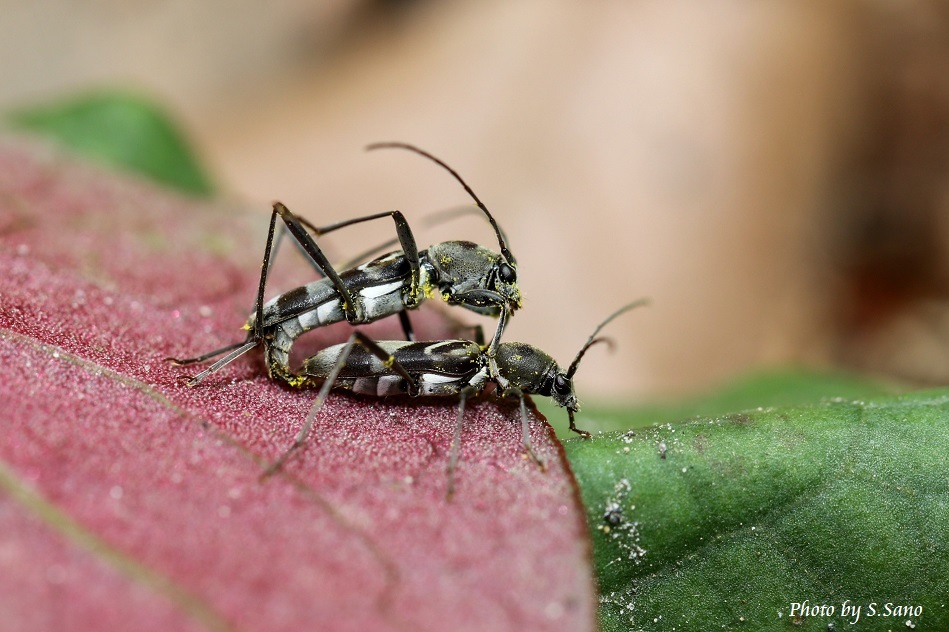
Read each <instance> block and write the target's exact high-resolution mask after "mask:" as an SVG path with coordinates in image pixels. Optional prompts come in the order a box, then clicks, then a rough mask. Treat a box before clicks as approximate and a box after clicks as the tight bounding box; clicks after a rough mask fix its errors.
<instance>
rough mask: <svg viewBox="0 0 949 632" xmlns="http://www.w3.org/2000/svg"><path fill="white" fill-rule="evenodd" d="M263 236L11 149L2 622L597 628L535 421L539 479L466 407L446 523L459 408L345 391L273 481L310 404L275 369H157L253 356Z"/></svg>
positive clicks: (569, 518)
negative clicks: (252, 320) (245, 325)
mask: <svg viewBox="0 0 949 632" xmlns="http://www.w3.org/2000/svg"><path fill="white" fill-rule="evenodd" d="M313 219H319V220H321V221H323V220H325V221H331V220H333V219H336V218H330V217H326V218H313ZM265 220H266V218H265V217H264V216H263V215H262V214H261V215H252V214H244V213H239V212H236V211H234V210H233V209H232V208H227V207H223V206H212V205H206V204H198V203H195V202H194V201H190V200H184V199H181V198H177V197H174V196H172V195H170V194H168V193H166V192H163V191H158V190H156V189H154V188H152V187H150V186H148V185H146V184H143V183H139V182H130V181H128V180H124V179H120V177H119V176H116V175H113V174H105V173H103V172H101V171H97V170H95V169H93V168H90V167H86V166H83V165H79V164H76V163H73V162H71V161H70V160H69V159H67V158H64V157H63V156H60V155H58V154H56V153H54V152H52V151H51V150H48V149H42V148H37V147H36V146H34V145H32V144H30V143H28V142H26V141H22V140H11V139H5V140H2V141H0V269H2V270H3V271H4V274H3V275H2V278H0V385H2V386H0V406H2V409H3V415H2V418H0V423H2V429H0V431H2V434H3V437H4V440H3V442H2V444H0V446H2V447H0V450H2V453H0V459H2V461H0V568H2V572H0V621H2V623H0V627H5V629H30V630H42V629H56V630H68V629H76V630H93V629H110V628H112V629H155V630H172V629H174V630H185V629H195V630H197V629H215V630H216V629H244V630H298V629H327V630H388V629H406V630H448V629H450V630H460V629H477V630H489V629H490V630H505V629H517V630H542V629H551V630H581V629H592V628H593V627H594V612H595V600H594V588H593V580H592V569H591V562H590V552H589V543H588V538H587V533H586V526H585V522H584V517H583V512H582V509H581V507H580V503H579V496H578V493H577V490H576V486H575V483H574V481H573V478H572V475H571V473H570V471H569V467H568V465H567V464H566V461H565V460H564V456H563V452H562V450H561V448H560V445H559V443H558V442H557V441H556V439H555V438H554V436H553V434H552V431H551V429H550V427H549V426H547V424H546V423H544V422H543V420H542V419H541V418H540V417H539V416H538V415H537V414H536V412H533V411H531V416H532V439H533V442H534V446H535V450H536V451H537V452H538V453H539V454H540V456H541V457H542V458H543V459H544V460H545V461H546V463H547V469H546V471H541V470H540V469H539V468H538V467H537V466H536V465H535V464H534V463H533V462H531V461H530V460H528V459H526V458H525V457H524V454H523V450H522V448H521V446H520V430H519V428H520V423H519V417H518V413H517V409H516V408H515V407H513V406H508V405H498V404H496V403H492V402H491V401H489V400H488V399H484V400H482V401H480V402H478V403H474V404H473V405H472V406H471V407H470V409H469V410H468V411H467V413H466V425H465V429H464V434H463V440H462V441H463V442H462V452H461V462H460V464H459V469H458V480H457V490H456V494H455V498H454V500H453V501H452V502H447V501H446V499H445V489H446V483H447V480H446V476H445V468H446V465H447V454H448V446H449V443H450V440H451V435H452V431H453V424H454V419H455V414H456V412H455V410H456V409H455V403H454V402H452V401H450V400H449V401H435V402H432V401H430V400H421V399H420V400H400V401H397V402H382V401H380V400H371V399H365V398H355V397H350V396H345V395H335V396H333V397H331V398H330V399H329V400H328V402H327V405H326V407H325V408H324V410H323V413H322V414H321V416H320V418H319V420H318V422H317V426H316V427H315V429H314V433H313V434H312V435H311V438H310V440H309V441H308V444H307V447H306V448H305V449H304V450H303V451H301V453H300V454H297V455H296V456H295V457H294V458H293V459H292V460H291V461H289V462H288V463H287V466H286V470H285V471H284V472H283V473H281V474H279V475H277V476H275V477H273V478H271V479H268V480H265V481H263V482H261V480H260V479H259V476H260V474H261V471H262V469H263V467H264V464H265V463H267V462H269V461H270V460H272V459H274V458H276V457H277V456H278V455H279V454H280V453H281V452H282V450H283V449H284V448H285V447H286V446H287V445H289V443H290V442H291V440H292V438H293V435H294V433H295V432H296V431H297V430H298V429H299V427H300V425H301V424H302V422H303V419H304V417H305V416H306V413H307V411H308V410H309V407H310V406H311V404H312V401H313V397H314V393H313V392H307V391H301V392H297V391H292V390H289V389H286V388H283V387H280V386H278V385H276V384H274V383H272V382H270V381H269V380H268V379H266V377H265V375H264V371H263V368H262V365H261V363H260V361H259V359H257V360H247V359H241V360H239V361H237V362H235V363H234V364H233V365H231V366H229V367H228V368H226V369H225V370H223V371H221V372H220V373H218V374H215V375H213V376H212V377H211V378H209V379H208V380H206V381H205V382H204V383H203V384H202V385H201V386H199V387H198V388H194V389H191V388H188V387H186V386H183V385H181V384H180V382H179V381H178V377H179V376H180V375H181V374H182V370H181V369H180V368H176V367H172V366H169V364H168V363H165V362H163V361H162V358H163V357H165V356H169V355H188V354H195V353H201V352H204V351H207V350H210V349H213V348H215V347H217V346H220V345H223V344H227V343H229V342H233V341H235V340H237V339H239V338H240V336H241V332H240V330H239V329H238V328H239V326H240V325H241V324H242V322H243V320H244V319H245V318H246V316H247V313H248V312H249V310H250V306H251V303H252V301H253V296H254V293H255V285H256V274H257V271H258V270H259V257H260V254H261V252H260V251H261V249H262V243H263V237H264V234H263V231H264V230H265ZM359 246H361V244H359V245H357V247H356V248H354V250H358V249H359ZM285 282H286V279H285V278H284V279H283V280H281V279H280V278H278V279H277V280H276V283H277V284H278V285H279V286H280V287H285V288H286V287H289V286H287V285H286V284H285ZM415 320H416V321H417V324H416V327H417V330H421V331H426V332H429V333H430V334H432V335H445V332H446V331H447V329H446V326H445V325H444V324H443V323H442V321H441V320H440V319H439V318H437V317H432V316H429V317H427V318H425V317H417V318H416V319H415ZM343 327H344V328H345V327H347V326H345V325H344V326H343ZM374 327H375V329H371V331H375V332H376V333H375V335H377V336H379V335H391V333H392V332H394V331H395V329H394V326H393V325H392V324H385V325H379V324H377V325H376V326H374ZM386 332H389V333H388V334H387V333H386ZM332 336H335V339H336V340H337V341H338V340H339V339H340V337H341V336H345V329H343V330H339V329H337V330H335V331H333V332H320V333H316V334H314V335H313V336H312V337H313V338H314V342H313V343H312V344H313V345H316V346H319V345H321V344H325V343H326V342H327V341H328V340H329V339H330V337H332ZM258 355H259V354H258Z"/></svg>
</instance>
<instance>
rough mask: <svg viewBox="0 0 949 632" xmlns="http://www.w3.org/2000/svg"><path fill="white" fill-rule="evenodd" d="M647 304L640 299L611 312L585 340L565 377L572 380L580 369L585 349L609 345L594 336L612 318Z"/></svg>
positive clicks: (646, 301)
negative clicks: (597, 344)
mask: <svg viewBox="0 0 949 632" xmlns="http://www.w3.org/2000/svg"><path fill="white" fill-rule="evenodd" d="M648 303H649V299H646V298H641V299H639V300H637V301H633V302H632V303H629V304H627V305H623V306H622V307H620V308H619V309H618V310H616V311H615V312H613V313H612V314H610V315H609V316H608V317H607V319H606V320H604V321H603V322H602V323H600V324H599V325H598V326H597V328H596V329H594V330H593V333H592V334H591V335H590V338H589V339H588V340H587V342H586V344H585V345H583V347H582V348H581V349H580V352H579V353H578V354H577V357H576V358H574V359H573V362H572V363H571V364H570V368H569V369H567V377H568V378H572V377H573V374H574V373H576V372H577V369H578V368H579V367H580V359H581V358H583V354H585V353H586V352H587V349H589V348H590V347H592V346H593V345H595V344H596V343H598V342H607V343H609V340H608V339H606V338H597V337H596V335H597V334H598V333H600V330H602V329H603V328H604V327H606V326H607V325H608V324H609V323H610V321H612V320H613V319H614V318H616V317H617V316H619V315H620V314H623V313H625V312H628V311H629V310H631V309H633V308H634V307H642V306H643V305H646V304H648Z"/></svg>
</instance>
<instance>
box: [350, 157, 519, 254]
mask: <svg viewBox="0 0 949 632" xmlns="http://www.w3.org/2000/svg"><path fill="white" fill-rule="evenodd" d="M387 148H398V149H408V150H409V151H414V152H415V153H417V154H419V155H421V156H425V157H426V158H428V159H429V160H431V161H432V162H434V163H435V164H437V165H440V166H441V167H443V168H444V169H446V170H447V171H448V173H450V174H451V175H453V176H455V180H457V181H458V182H460V183H461V186H463V187H464V188H465V191H467V192H468V195H470V196H471V199H473V200H474V201H475V204H477V205H478V208H480V209H481V210H482V211H484V214H485V215H487V217H488V221H489V222H491V226H492V227H493V228H494V233H495V234H496V235H497V236H498V245H499V246H500V247H501V255H502V256H503V257H504V259H505V260H506V261H507V262H508V264H510V265H511V266H514V265H516V264H515V261H514V255H512V254H511V251H510V250H508V248H507V244H506V243H505V239H504V233H503V232H502V231H501V227H500V226H498V223H497V222H496V221H495V219H494V216H493V215H491V211H489V210H488V207H487V206H485V205H484V202H482V201H481V200H480V199H479V198H478V196H477V195H475V192H474V191H472V190H471V187H469V186H468V183H467V182H465V181H464V180H463V179H462V177H461V176H460V175H458V172H456V171H455V170H454V169H452V168H451V167H449V166H448V165H446V164H445V163H444V162H442V161H441V160H439V159H438V158H436V157H435V156H433V155H431V154H430V153H428V152H427V151H425V150H424V149H419V148H418V147H416V146H415V145H409V144H408V143H397V142H386V143H373V144H371V145H366V151H372V150H373V149H387Z"/></svg>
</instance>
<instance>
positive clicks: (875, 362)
mask: <svg viewBox="0 0 949 632" xmlns="http://www.w3.org/2000/svg"><path fill="white" fill-rule="evenodd" d="M0 15H3V18H2V19H0V51H2V53H0V54H2V59H3V60H4V61H3V65H2V66H0V68H2V79H3V80H2V82H0V107H3V108H10V107H15V106H22V105H27V104H30V103H37V102H43V101H45V100H50V99H54V98H58V97H62V96H66V95H70V94H74V93H75V92H77V91H82V90H85V89H88V88H91V87H97V86H125V87H132V88H136V89H139V90H141V91H143V92H144V93H146V94H149V95H151V96H152V97H154V98H155V99H156V100H157V101H159V102H160V103H163V104H165V105H166V106H168V107H169V108H170V109H172V111H173V112H175V113H176V115H177V116H178V118H179V120H180V121H181V122H182V123H183V124H184V126H185V127H186V129H187V130H188V131H189V133H190V134H191V135H192V136H193V138H194V139H195V140H196V142H197V145H198V147H199V150H200V152H201V153H202V154H203V158H204V159H205V162H206V163H207V164H208V165H209V166H210V167H211V169H212V171H213V172H214V174H215V176H216V177H217V179H218V181H219V183H221V185H222V186H223V187H225V188H226V189H227V190H228V191H229V195H230V196H231V197H232V198H233V199H235V200H240V201H241V202H240V203H241V204H247V205H249V206H254V207H255V208H259V209H260V211H261V214H262V216H263V214H264V213H266V212H267V211H269V202H270V201H271V200H274V199H280V200H282V201H283V202H285V203H286V204H287V205H288V206H290V207H291V208H292V209H294V210H295V211H297V212H299V213H301V214H303V215H305V216H306V217H308V218H309V219H311V220H313V221H314V222H316V223H329V222H332V221H336V220H339V219H343V218H346V217H353V216H357V215H363V214H367V213H373V212H378V211H382V210H389V209H393V208H398V209H400V210H402V211H403V212H405V213H406V214H407V216H408V218H409V220H410V222H413V223H414V225H415V226H417V232H418V233H419V234H418V235H417V236H418V237H419V240H420V245H421V244H422V243H424V244H426V245H427V244H428V243H431V242H433V241H437V240H441V239H473V240H476V241H479V242H480V243H482V244H484V245H490V246H491V247H492V248H493V247H494V246H495V244H494V243H493V236H492V233H491V231H490V230H489V228H488V227H487V226H486V224H485V223H484V222H483V221H480V220H479V219H478V218H476V217H471V218H465V219H461V220H457V221H455V222H452V223H450V224H446V225H443V226H440V227H438V228H437V229H433V230H424V229H423V228H422V225H423V221H422V220H423V218H424V217H425V216H426V215H428V214H429V213H431V212H432V211H435V210H438V209H441V208H445V207H450V206H453V205H456V204H461V203H466V202H467V201H468V200H467V198H466V196H465V195H464V192H463V191H462V190H461V189H460V188H459V187H458V185H457V183H455V182H454V181H453V180H452V179H451V178H450V177H448V175H447V174H445V173H444V172H442V171H441V170H439V169H438V168H436V167H435V166H434V165H432V164H430V163H428V162H426V161H423V160H421V159H420V158H418V157H417V156H413V155H410V154H408V153H401V154H400V153H397V152H378V153H372V154H366V153H364V152H363V151H362V147H363V146H364V145H365V144H367V143H369V142H373V141H381V140H402V141H407V142H412V143H415V144H417V145H419V146H421V147H423V148H426V149H428V150H429V151H431V152H433V153H435V154H436V155H438V156H439V157H441V158H443V159H444V160H445V161H447V162H448V163H449V164H451V165H452V166H453V167H455V168H456V169H457V170H458V171H459V172H460V173H461V174H462V175H463V176H464V177H465V178H466V179H467V181H468V183H469V184H470V185H471V186H472V187H473V188H474V189H475V191H476V192H477V193H478V194H479V195H480V197H481V198H482V199H483V200H484V201H485V202H486V204H487V205H488V207H489V208H490V209H491V210H492V212H493V213H494V214H495V215H496V217H497V218H498V220H499V221H500V223H501V225H502V226H503V227H504V229H505V230H506V232H507V234H508V236H509V238H510V240H511V249H512V251H513V252H514V254H515V255H516V256H517V258H518V262H519V264H520V268H519V272H520V280H521V284H522V288H523V291H524V294H525V300H526V304H525V308H524V309H523V311H521V312H519V313H518V314H517V316H516V317H515V318H514V320H513V321H512V323H511V326H510V328H509V330H508V334H507V335H506V338H507V339H508V340H523V341H525V342H530V343H532V344H535V345H537V346H539V347H541V348H543V349H545V350H547V351H548V352H550V353H551V354H553V355H554V356H555V357H557V358H558V359H560V360H561V362H562V363H568V362H569V361H570V359H571V358H572V357H573V355H574V354H575V353H576V350H577V349H578V347H579V346H580V344H582V342H583V341H584V340H585V339H586V337H587V336H588V335H589V333H590V331H591V329H592V328H593V326H594V325H595V324H596V323H597V322H599V321H600V320H601V319H602V318H603V317H604V316H605V315H607V314H608V313H609V312H611V311H612V310H613V309H614V308H616V307H618V306H619V305H621V304H623V303H625V302H627V301H629V300H631V299H634V298H637V297H640V296H648V297H650V298H651V299H652V306H651V307H649V308H648V309H645V310H641V311H640V312H639V313H633V314H629V315H627V316H624V317H623V318H622V319H621V320H618V321H616V322H615V323H614V324H613V325H611V327H610V330H609V335H611V336H612V337H614V338H615V339H617V342H618V343H619V346H618V347H617V351H616V352H615V353H613V354H606V353H603V352H602V351H599V352H597V353H591V354H590V355H589V356H588V358H587V359H585V360H584V367H583V368H582V369H581V371H580V372H579V374H578V377H577V379H578V382H579V389H580V392H581V393H582V394H584V395H591V394H601V395H603V394H611V395H626V394H636V395H642V394H672V393H677V392H688V391H691V390H695V389H698V388H705V387H708V386H712V385H715V384H717V383H720V382H721V381H723V380H726V379H728V378H729V377H731V376H734V375H736V374H738V373H741V372H743V371H746V370H750V369H751V368H753V367H759V366H771V365H787V364H807V365H810V366H818V367H845V368H852V369H857V370H861V371H865V372H869V373H871V374H877V375H882V376H887V377H893V378H897V379H901V380H911V381H914V382H920V383H945V382H947V381H949V169H947V167H949V4H947V3H945V2H940V1H938V0H917V1H913V0H906V1H899V2H897V1H883V0H877V1H872V0H866V1H858V0H840V1H837V2H818V1H813V2H799V1H792V0H787V1H785V2H767V3H765V2H754V1H752V0H734V1H725V2H716V3H694V2H690V1H687V0H666V1H665V2H662V3H653V2H580V1H579V0H577V1H573V2H569V1H540V0H525V1H519V2H509V1H508V2H504V1H501V0H485V1H479V2H470V1H469V2H464V1H461V0H453V1H446V2H434V1H429V2H423V1H419V0H417V1H415V2H410V1H403V2H396V1H390V2H369V1H355V0H336V1H334V2H322V3H309V2H303V1H302V0H276V1H275V2H271V3H267V4H266V5H264V4H263V3H258V2H252V1H250V0H229V1H227V2H224V1H221V0H209V1H207V2H202V3H194V2H187V1H185V0H177V1H176V0H164V1H161V0H155V1H152V2H116V1H107V0H99V1H93V2H85V3H70V2H65V1H61V2H54V1H52V0H51V1H49V2H40V3H21V2H13V1H11V0H0ZM262 226H263V224H262ZM391 234H392V230H391V225H390V224H388V223H386V222H381V223H380V224H379V225H377V226H370V225H366V226H363V227H359V228H354V229H351V231H349V232H346V233H343V234H340V235H338V236H336V239H334V240H333V242H332V244H331V247H332V250H333V252H336V253H339V255H340V257H342V258H345V257H346V256H347V255H351V254H354V253H356V252H359V251H361V250H362V249H363V248H364V247H365V246H366V245H367V244H374V243H376V242H378V241H381V240H384V239H386V238H388V237H389V236H391ZM261 239H262V240H263V235H261ZM255 256H257V255H255ZM250 300H251V297H248V301H250Z"/></svg>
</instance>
